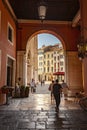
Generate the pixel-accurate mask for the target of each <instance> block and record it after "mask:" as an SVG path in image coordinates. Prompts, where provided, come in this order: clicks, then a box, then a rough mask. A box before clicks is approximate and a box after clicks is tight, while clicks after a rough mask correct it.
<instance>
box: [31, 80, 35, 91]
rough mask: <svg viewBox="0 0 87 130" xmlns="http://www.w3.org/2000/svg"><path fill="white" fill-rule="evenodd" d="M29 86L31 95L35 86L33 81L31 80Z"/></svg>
mask: <svg viewBox="0 0 87 130" xmlns="http://www.w3.org/2000/svg"><path fill="white" fill-rule="evenodd" d="M30 86H31V93H33V92H34V89H35V86H36V84H35V81H34V79H32V80H31V83H30Z"/></svg>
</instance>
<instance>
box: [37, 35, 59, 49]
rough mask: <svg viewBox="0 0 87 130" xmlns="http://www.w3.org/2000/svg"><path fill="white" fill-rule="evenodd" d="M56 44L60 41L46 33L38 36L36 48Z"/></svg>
mask: <svg viewBox="0 0 87 130" xmlns="http://www.w3.org/2000/svg"><path fill="white" fill-rule="evenodd" d="M57 43H60V41H59V40H58V38H56V37H55V36H54V35H51V34H48V33H42V34H39V35H38V48H41V47H42V45H46V46H48V45H54V44H57Z"/></svg>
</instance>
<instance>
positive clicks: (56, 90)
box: [53, 80, 62, 112]
mask: <svg viewBox="0 0 87 130" xmlns="http://www.w3.org/2000/svg"><path fill="white" fill-rule="evenodd" d="M61 91H62V86H61V85H60V84H59V81H58V80H56V81H55V83H54V85H53V95H54V99H55V102H56V111H57V112H58V110H59V105H60V97H61V96H60V94H61Z"/></svg>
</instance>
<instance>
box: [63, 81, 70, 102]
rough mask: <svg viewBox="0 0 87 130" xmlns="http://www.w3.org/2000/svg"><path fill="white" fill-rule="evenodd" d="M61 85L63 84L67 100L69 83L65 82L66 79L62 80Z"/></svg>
mask: <svg viewBox="0 0 87 130" xmlns="http://www.w3.org/2000/svg"><path fill="white" fill-rule="evenodd" d="M61 86H62V89H63V90H62V91H63V94H64V99H65V100H67V96H68V90H69V88H68V85H67V83H65V82H64V80H62V84H61Z"/></svg>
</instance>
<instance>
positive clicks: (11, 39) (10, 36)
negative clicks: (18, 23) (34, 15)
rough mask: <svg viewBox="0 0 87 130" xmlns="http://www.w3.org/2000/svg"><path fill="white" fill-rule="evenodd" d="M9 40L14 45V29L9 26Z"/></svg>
mask: <svg viewBox="0 0 87 130" xmlns="http://www.w3.org/2000/svg"><path fill="white" fill-rule="evenodd" d="M8 40H9V41H10V42H11V43H13V28H12V26H11V25H10V24H8Z"/></svg>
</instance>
